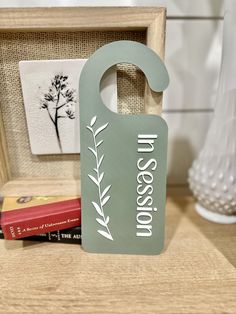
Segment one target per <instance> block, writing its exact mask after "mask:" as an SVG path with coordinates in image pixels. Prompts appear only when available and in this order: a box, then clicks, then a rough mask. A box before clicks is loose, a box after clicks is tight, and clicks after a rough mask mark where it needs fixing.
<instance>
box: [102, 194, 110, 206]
mask: <svg viewBox="0 0 236 314" xmlns="http://www.w3.org/2000/svg"><path fill="white" fill-rule="evenodd" d="M109 199H110V195H108V196H106V197H105V198H104V200H102V206H104V205H105V204H106V203H107V202H108V201H109Z"/></svg>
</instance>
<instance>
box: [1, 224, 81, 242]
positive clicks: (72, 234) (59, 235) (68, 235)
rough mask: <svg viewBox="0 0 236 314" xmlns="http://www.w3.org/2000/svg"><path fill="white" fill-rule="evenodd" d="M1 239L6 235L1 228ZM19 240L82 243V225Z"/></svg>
mask: <svg viewBox="0 0 236 314" xmlns="http://www.w3.org/2000/svg"><path fill="white" fill-rule="evenodd" d="M0 239H4V235H3V232H2V229H1V228H0ZM18 240H26V241H39V242H60V243H74V244H81V227H74V228H70V229H65V230H58V231H53V232H48V233H42V234H38V235H34V236H31V237H27V238H23V239H18Z"/></svg>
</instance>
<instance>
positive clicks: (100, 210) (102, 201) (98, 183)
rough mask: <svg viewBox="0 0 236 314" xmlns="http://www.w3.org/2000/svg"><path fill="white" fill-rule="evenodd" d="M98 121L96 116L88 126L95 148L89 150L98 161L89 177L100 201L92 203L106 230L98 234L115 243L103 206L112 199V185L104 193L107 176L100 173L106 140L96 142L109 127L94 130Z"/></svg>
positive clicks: (98, 219) (103, 126)
mask: <svg viewBox="0 0 236 314" xmlns="http://www.w3.org/2000/svg"><path fill="white" fill-rule="evenodd" d="M96 121H97V116H94V117H93V118H92V119H91V121H90V126H89V125H88V126H87V129H88V130H90V131H91V133H92V136H93V143H94V147H88V150H90V151H91V153H92V154H93V155H94V156H95V161H96V166H95V168H92V169H93V171H94V172H95V175H94V176H93V175H90V174H88V177H89V178H90V180H91V181H92V182H93V183H95V184H96V186H97V187H98V197H99V199H98V201H97V203H96V202H92V205H93V207H94V208H95V210H96V212H97V214H98V215H99V216H100V217H98V218H96V221H97V222H98V223H99V224H100V226H102V227H103V228H104V229H105V230H97V232H98V233H100V234H101V235H102V236H103V237H105V238H107V239H109V240H112V241H113V237H112V235H111V232H110V230H109V227H108V223H109V221H110V217H109V216H107V217H106V216H105V213H104V208H103V206H105V204H106V203H107V202H108V201H109V199H110V195H107V196H106V194H107V192H108V191H109V189H110V188H111V185H108V186H107V187H106V188H105V189H104V190H103V191H102V187H101V182H102V180H103V178H104V176H105V173H104V172H102V173H100V166H101V164H102V162H103V159H104V157H105V156H104V154H103V155H102V156H101V157H100V156H99V151H100V149H98V147H99V146H100V145H102V143H103V142H104V140H103V139H101V140H99V141H98V142H97V140H96V136H97V135H98V134H99V133H101V132H102V131H103V130H104V129H106V127H107V126H108V123H106V124H103V125H102V126H101V127H99V128H97V130H94V125H95V123H96Z"/></svg>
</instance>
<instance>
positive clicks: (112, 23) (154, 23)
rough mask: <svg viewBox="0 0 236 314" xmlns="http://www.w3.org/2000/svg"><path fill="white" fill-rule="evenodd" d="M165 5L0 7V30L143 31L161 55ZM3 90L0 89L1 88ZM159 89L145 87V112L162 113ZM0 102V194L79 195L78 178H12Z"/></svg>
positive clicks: (162, 50) (147, 40)
mask: <svg viewBox="0 0 236 314" xmlns="http://www.w3.org/2000/svg"><path fill="white" fill-rule="evenodd" d="M165 19H166V10H165V8H151V7H148V8H145V7H140V8H131V7H113V8H111V7H69V8H63V7H61V8H21V9H12V8H11V9H5V8H3V9H0V32H4V33H5V32H55V31H56V32H70V31H73V32H74V31H76V32H79V31H127V30H131V31H134V30H137V31H140V30H141V31H145V32H146V43H147V46H148V47H150V48H151V49H153V50H154V51H155V52H156V53H157V54H158V55H159V56H160V57H161V58H163V56H164V43H165ZM1 92H3V91H1ZM161 101H162V94H161V93H155V94H154V93H152V92H151V91H150V89H149V88H148V86H146V87H145V112H146V113H148V114H160V113H161ZM8 156H9V155H8V146H7V141H6V134H5V130H4V124H3V118H2V111H1V104H0V195H2V196H6V195H7V196H18V195H29V194H30V195H80V183H79V180H71V179H68V180H67V179H63V180H61V179H55V178H48V177H43V178H33V177H25V178H22V177H21V178H14V179H12V176H11V169H10V168H11V167H10V163H9V157H8Z"/></svg>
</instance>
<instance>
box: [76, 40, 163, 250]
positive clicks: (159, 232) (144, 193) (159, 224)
mask: <svg viewBox="0 0 236 314" xmlns="http://www.w3.org/2000/svg"><path fill="white" fill-rule="evenodd" d="M118 63H131V64H134V65H136V66H138V67H139V68H140V69H141V70H142V71H143V73H144V74H145V76H146V78H147V81H148V83H149V86H150V88H151V89H152V90H153V91H156V92H160V91H163V90H164V89H165V88H166V87H167V86H168V83H169V77H168V73H167V70H166V68H165V65H164V63H163V62H162V60H161V59H160V58H159V56H158V55H157V54H156V53H154V52H153V51H152V50H151V49H149V48H148V47H147V46H145V45H143V44H140V43H137V42H133V41H116V42H113V43H111V44H108V45H105V46H103V47H102V48H100V49H98V50H97V51H96V52H95V53H94V54H93V55H92V56H91V57H90V58H89V60H88V61H87V62H86V64H85V66H84V68H83V71H82V73H81V77H80V86H79V90H80V95H79V97H80V113H79V114H80V136H81V200H82V246H83V248H84V250H86V251H88V252H102V253H128V254H159V253H160V252H161V250H162V248H163V244H164V225H165V199H166V160H167V125H166V123H165V121H164V120H163V119H162V118H161V117H159V116H156V115H145V114H140V115H121V114H117V113H114V112H111V111H110V110H109V109H108V108H107V107H106V106H105V105H104V103H103V101H102V99H101V96H100V81H101V79H102V77H103V75H104V73H105V72H106V70H108V69H109V68H110V67H112V66H114V65H116V64H118Z"/></svg>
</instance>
